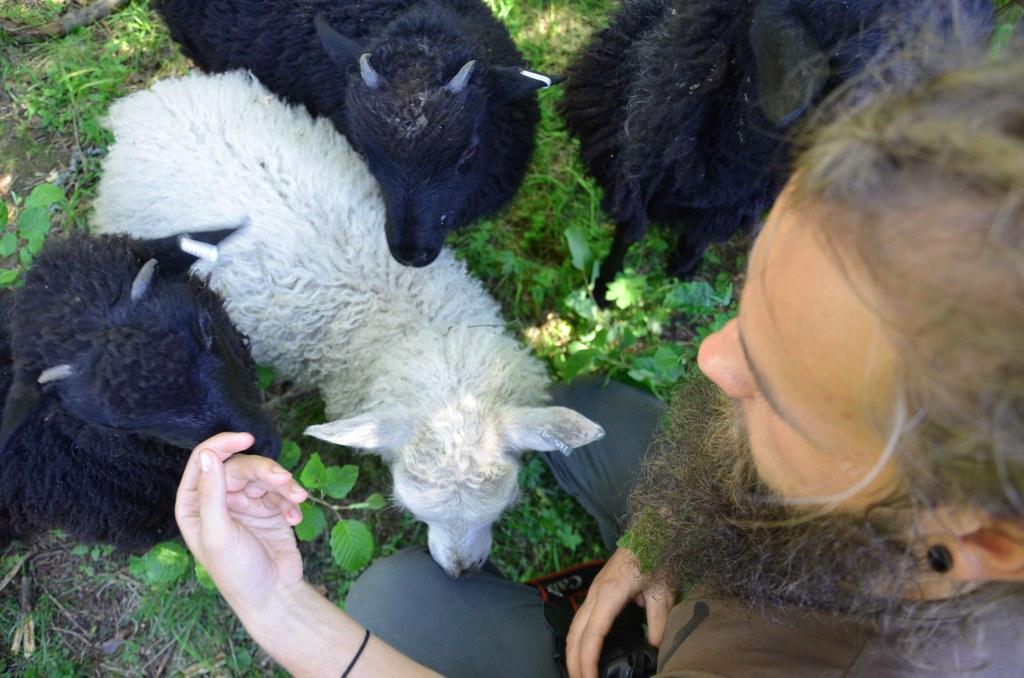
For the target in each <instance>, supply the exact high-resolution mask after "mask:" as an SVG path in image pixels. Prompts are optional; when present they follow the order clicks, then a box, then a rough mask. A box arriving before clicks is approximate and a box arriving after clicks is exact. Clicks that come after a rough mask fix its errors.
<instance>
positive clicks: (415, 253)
mask: <svg viewBox="0 0 1024 678" xmlns="http://www.w3.org/2000/svg"><path fill="white" fill-rule="evenodd" d="M438 254H439V252H432V251H430V250H421V249H416V248H414V247H393V248H392V249H391V255H392V256H393V257H394V258H395V260H396V261H397V262H398V263H400V264H402V265H403V266H412V267H413V268H423V267H424V266H426V265H428V264H430V263H431V262H433V261H434V259H437V255H438Z"/></svg>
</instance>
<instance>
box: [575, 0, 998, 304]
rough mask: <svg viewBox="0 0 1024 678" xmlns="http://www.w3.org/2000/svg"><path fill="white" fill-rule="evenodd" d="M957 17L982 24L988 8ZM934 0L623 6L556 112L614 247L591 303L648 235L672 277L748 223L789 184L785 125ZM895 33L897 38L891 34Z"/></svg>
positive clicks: (981, 3)
mask: <svg viewBox="0 0 1024 678" xmlns="http://www.w3.org/2000/svg"><path fill="white" fill-rule="evenodd" d="M965 9H966V10H967V12H966V15H969V16H971V17H973V18H975V19H977V18H978V17H981V18H982V23H986V22H987V21H988V19H990V12H991V8H990V6H989V3H988V0H966V2H965ZM953 11H957V12H958V13H959V9H958V8H957V7H956V5H955V3H952V2H947V1H946V0H933V1H932V2H929V3H922V2H920V0H627V1H626V2H625V3H624V5H623V7H622V9H621V10H620V11H619V13H618V14H617V15H616V16H615V17H614V18H613V19H612V20H611V24H610V26H609V27H608V28H607V29H606V30H604V31H601V32H600V33H599V34H598V35H597V36H596V38H595V39H594V40H593V41H592V43H591V44H590V45H589V46H588V47H587V48H586V50H585V51H584V53H583V54H582V55H581V56H580V58H579V59H578V60H577V61H576V63H574V64H573V66H571V67H570V69H569V73H568V76H567V81H566V85H565V98H564V99H563V101H562V102H561V104H560V105H561V110H562V113H563V114H564V116H565V120H566V122H567V125H568V128H569V130H570V132H571V133H572V134H573V135H575V136H576V137H578V138H579V139H580V152H581V156H582V159H583V162H584V163H585V165H586V166H587V169H588V171H589V173H590V174H591V175H592V176H593V177H594V178H595V179H596V180H597V182H598V183H599V184H600V185H601V186H602V187H603V189H604V203H603V207H604V209H605V211H606V212H607V213H608V214H609V216H610V217H611V218H612V219H613V220H614V221H615V223H616V231H615V239H614V242H613V245H612V249H611V252H610V254H609V255H608V257H607V259H606V260H605V261H604V263H603V265H602V267H601V274H600V276H599V278H598V281H597V284H596V286H595V288H596V289H595V293H596V295H597V296H598V299H599V300H600V301H602V302H603V301H604V294H605V290H606V288H607V285H608V283H610V282H611V281H612V280H613V279H614V278H615V276H616V274H618V272H619V271H620V270H621V269H622V263H623V258H624V256H625V253H626V251H627V250H628V248H629V246H630V245H631V244H632V243H633V242H635V241H637V240H638V239H640V238H641V237H642V236H643V235H644V233H645V232H646V230H647V228H648V226H649V225H650V223H651V222H658V223H662V224H665V225H667V226H671V227H673V228H674V230H675V231H676V232H677V233H678V240H677V246H676V251H675V253H674V255H673V257H672V260H671V261H670V262H669V272H670V273H672V274H674V275H677V276H680V277H685V276H687V275H689V274H690V273H691V272H692V271H693V269H694V267H695V266H696V265H697V263H698V262H699V261H700V258H701V255H702V254H703V252H704V250H705V249H706V248H707V246H708V245H709V244H710V243H713V242H720V241H723V240H726V239H727V238H729V237H730V236H731V235H733V234H734V233H736V232H737V231H739V230H741V229H743V228H746V227H748V226H749V225H751V224H753V223H755V222H756V221H757V219H758V217H759V215H760V214H761V212H762V211H763V210H765V209H766V208H767V207H769V206H770V205H771V203H772V202H773V201H774V199H775V197H776V195H777V194H778V192H779V190H780V189H781V187H782V185H783V184H784V183H785V181H786V179H787V178H788V177H787V175H788V169H789V160H790V158H789V155H790V143H789V141H788V138H787V137H788V136H789V135H790V134H791V132H792V128H793V126H794V123H795V122H796V121H797V120H799V119H800V118H801V117H802V116H804V114H805V113H806V112H807V111H808V110H809V109H810V108H812V107H814V106H815V105H816V104H817V103H818V102H820V101H821V99H822V98H823V97H824V96H825V95H826V94H827V93H829V92H830V91H833V90H835V89H836V88H837V87H838V86H840V85H841V84H842V83H844V82H846V81H848V80H849V79H850V78H851V77H853V76H855V75H856V74H858V73H859V72H860V71H861V70H862V69H863V68H864V67H865V66H866V65H867V64H869V63H870V62H871V60H872V59H873V58H875V57H876V55H877V54H879V52H880V50H881V48H882V47H883V46H885V45H887V44H889V45H891V42H890V40H889V39H890V37H891V33H890V32H889V31H888V30H887V28H888V26H889V23H888V21H887V19H888V17H890V16H891V17H894V21H895V20H896V18H898V20H899V21H902V22H904V24H906V23H911V24H913V23H915V22H917V23H920V22H926V21H928V22H930V21H932V20H935V19H936V15H937V14H938V15H942V17H943V18H940V19H939V23H940V24H941V23H942V22H943V21H945V22H946V25H947V27H948V25H949V23H950V17H951V16H952V14H951V13H952V12H953ZM893 25H896V24H893Z"/></svg>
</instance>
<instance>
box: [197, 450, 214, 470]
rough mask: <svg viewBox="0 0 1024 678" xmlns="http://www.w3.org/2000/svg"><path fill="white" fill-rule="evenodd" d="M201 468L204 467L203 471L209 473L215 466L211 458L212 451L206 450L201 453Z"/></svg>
mask: <svg viewBox="0 0 1024 678" xmlns="http://www.w3.org/2000/svg"><path fill="white" fill-rule="evenodd" d="M199 468H201V469H203V473H209V471H210V469H211V468H213V460H212V459H210V453H209V452H207V451H206V450H203V451H202V452H200V453H199Z"/></svg>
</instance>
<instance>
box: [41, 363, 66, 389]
mask: <svg viewBox="0 0 1024 678" xmlns="http://www.w3.org/2000/svg"><path fill="white" fill-rule="evenodd" d="M74 373H75V370H74V368H73V367H71V365H68V364H67V363H65V364H63V365H55V366H54V367H50V368H47V369H45V370H43V371H42V372H40V373H39V378H38V379H36V382H37V383H39V384H49V383H50V382H51V381H60V380H61V379H67V378H68V377H70V376H71V375H72V374H74Z"/></svg>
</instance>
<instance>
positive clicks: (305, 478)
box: [299, 452, 327, 490]
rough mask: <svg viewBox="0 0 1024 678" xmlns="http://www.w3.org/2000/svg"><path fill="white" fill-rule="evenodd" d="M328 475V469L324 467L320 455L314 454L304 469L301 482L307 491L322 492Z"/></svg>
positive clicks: (300, 476) (300, 478)
mask: <svg viewBox="0 0 1024 678" xmlns="http://www.w3.org/2000/svg"><path fill="white" fill-rule="evenodd" d="M326 473H327V469H326V468H325V467H324V463H323V461H321V460H320V455H319V454H318V453H316V452H314V453H313V454H312V456H310V458H309V461H307V462H306V465H305V466H303V467H302V473H301V474H299V482H300V483H302V485H303V487H305V488H306V489H314V490H322V489H323V487H324V477H325V476H326Z"/></svg>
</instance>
